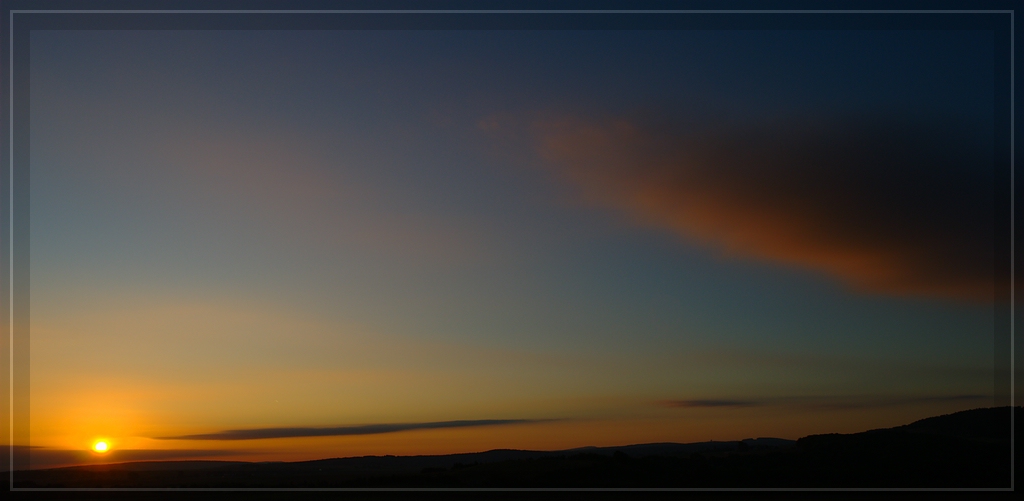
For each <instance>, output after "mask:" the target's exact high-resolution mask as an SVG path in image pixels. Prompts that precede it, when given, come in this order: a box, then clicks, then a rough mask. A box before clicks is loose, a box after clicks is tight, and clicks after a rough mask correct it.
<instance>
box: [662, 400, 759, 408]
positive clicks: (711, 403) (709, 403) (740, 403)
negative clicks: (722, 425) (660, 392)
mask: <svg viewBox="0 0 1024 501" xmlns="http://www.w3.org/2000/svg"><path fill="white" fill-rule="evenodd" d="M659 404H660V405H662V406H664V407H750V406H752V405H759V404H758V402H756V401H752V400H714V399H711V400H666V401H663V402H659Z"/></svg>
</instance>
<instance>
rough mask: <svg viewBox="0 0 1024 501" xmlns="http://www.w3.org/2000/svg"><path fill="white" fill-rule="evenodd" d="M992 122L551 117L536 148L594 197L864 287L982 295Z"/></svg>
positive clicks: (705, 239)
mask: <svg viewBox="0 0 1024 501" xmlns="http://www.w3.org/2000/svg"><path fill="white" fill-rule="evenodd" d="M990 129H991V127H987V128H986V127H984V126H976V125H972V124H968V123H961V122H957V121H955V120H945V119H923V118H913V119H912V118H906V117H887V116H857V117H847V118H834V119H828V120H802V121H800V120H790V121H780V122H777V123H766V124H762V125H745V126H715V127H702V128H694V127H690V128H686V127H682V126H676V125H665V124H661V125H649V123H646V124H645V123H640V122H636V121H617V122H616V121H602V122H586V121H581V120H575V119H562V120H551V121H546V122H543V123H539V124H538V125H537V129H536V130H537V131H538V133H539V139H540V146H539V147H540V149H541V152H542V154H543V156H544V157H545V158H546V159H547V160H548V161H549V162H550V164H551V165H553V166H554V167H555V169H556V172H557V174H558V175H559V176H560V177H561V178H563V179H565V180H567V181H569V182H570V183H572V184H574V185H576V186H578V187H579V188H580V192H581V195H582V198H583V199H584V200H585V201H586V202H587V203H589V204H592V205H596V206H602V207H609V208H612V209H615V210H618V211H620V212H622V213H624V214H627V215H628V216H629V217H630V218H631V220H632V221H633V222H635V223H636V224H640V225H645V226H650V227H655V228H662V229H666V230H669V231H672V232H675V233H677V234H678V235H680V236H682V237H685V238H687V239H689V240H691V241H696V242H700V243H702V244H706V245H709V246H712V247H715V248H717V249H719V250H720V251H721V252H722V253H723V254H725V255H727V256H735V257H745V258H754V259H760V260H765V261H770V262H778V263H784V264H788V265H793V266H798V267H802V268H807V269H812V270H817V271H820V272H824V273H826V274H828V275H831V276H833V277H836V278H838V279H840V280H842V281H843V282H845V283H847V284H849V285H850V286H852V287H854V288H856V289H858V290H863V291H871V292H876V293H885V294H891V295H924V296H933V297H947V298H955V299H960V300H972V301H981V302H987V301H991V300H992V293H993V287H992V282H993V262H994V261H993V235H994V230H993V212H992V211H993V207H994V203H993V193H994V188H995V186H994V177H993V172H994V170H993V154H992V147H991V144H992V143H991V133H990V132H986V131H990Z"/></svg>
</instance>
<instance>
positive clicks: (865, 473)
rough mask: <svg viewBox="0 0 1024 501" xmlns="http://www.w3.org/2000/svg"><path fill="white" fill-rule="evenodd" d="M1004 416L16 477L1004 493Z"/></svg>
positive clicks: (88, 482) (149, 483)
mask: <svg viewBox="0 0 1024 501" xmlns="http://www.w3.org/2000/svg"><path fill="white" fill-rule="evenodd" d="M1020 411H1021V408H1020V407H1018V408H1016V411H1015V417H1016V421H1017V426H1018V427H1019V425H1020V416H1021V412H1020ZM1009 420H1010V409H1009V408H1008V407H1005V408H994V409H975V410H970V411H964V412H958V413H955V414H950V415H945V416H937V417H934V418H928V419H923V420H920V421H916V422H914V423H911V424H908V425H904V426H899V427H896V428H889V429H880V430H870V431H866V432H862V433H854V434H846V435H843V434H825V435H811V436H808V437H804V438H801V439H799V440H797V441H795V442H794V441H791V440H783V439H772V438H759V439H747V440H743V441H734V442H702V443H695V444H675V443H659V444H638V445H628V446H622V447H584V448H579V449H571V450H565V451H522V450H509V449H501V450H492V451H486V452H478V453H469V454H451V455H444V456H366V457H352V458H333V459H322V460H316V461H301V462H292V463H237V462H217V461H184V462H175V461H167V462H159V463H157V462H148V463H124V464H117V465H93V466H80V467H71V468H56V469H49V470H34V471H24V472H16V473H15V479H16V484H17V485H18V486H25V487H29V486H36V487H114V486H119V487H1005V486H1008V485H1009V479H1010V440H1009V427H1010V421H1009ZM1004 430H1005V431H1004Z"/></svg>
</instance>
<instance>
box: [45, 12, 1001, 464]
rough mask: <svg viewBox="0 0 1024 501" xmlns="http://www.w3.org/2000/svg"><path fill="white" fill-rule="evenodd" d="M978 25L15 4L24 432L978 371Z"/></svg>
mask: <svg viewBox="0 0 1024 501" xmlns="http://www.w3.org/2000/svg"><path fill="white" fill-rule="evenodd" d="M992 44H993V39H992V35H991V33H988V32H980V31H979V32H972V31H956V32H952V31H951V32H939V31H923V30H922V31H870V30H865V31H843V32H838V31H835V32H833V31H792V32H787V31H736V32H730V31H693V32H686V31H450V32H446V31H260V32H253V31H33V32H32V38H31V271H30V273H31V280H32V284H31V339H32V351H31V370H32V379H31V406H32V407H31V440H32V445H33V446H40V447H46V448H48V450H53V451H71V452H68V454H72V455H71V456H66V457H67V458H71V457H72V456H73V459H67V460H66V461H65V462H76V461H94V460H101V459H103V458H96V457H91V456H88V455H87V454H85V453H81V454H78V455H77V456H75V455H74V454H77V453H74V451H82V450H87V449H88V448H89V447H90V445H91V444H92V443H93V441H95V440H96V439H98V438H101V437H102V438H106V439H108V440H109V441H111V443H112V446H113V450H114V452H112V453H108V455H107V456H104V458H113V457H117V456H116V454H115V453H116V452H117V451H127V450H132V451H135V452H133V454H135V455H133V456H130V457H131V458H152V459H156V458H171V457H174V458H182V457H216V458H221V459H227V458H240V459H247V460H252V459H260V460H263V459H281V460H293V459H314V458H321V457H335V456H351V455H363V454H429V453H452V452H470V451H477V450H486V449H490V448H522V449H558V448H569V447H578V446H585V445H622V444H627V443H642V442H669V441H672V442H693V441H703V440H712V439H714V440H733V439H742V438H748V437H759V436H774V437H782V438H794V439H795V438H798V437H800V436H804V435H807V434H811V433H823V432H855V431H863V430H866V429H870V428H877V427H884V426H894V425H899V424H905V423H907V422H910V421H912V420H915V419H919V418H923V417H927V416H931V415H935V414H941V413H946V412H951V411H956V410H962V409H967V408H974V407H985V406H989V405H991V402H992V387H993V383H992V381H993V380H992V360H993V355H992V350H993V328H994V323H993V308H992V294H991V290H992V285H991V281H992V271H991V270H992V244H991V242H992V228H991V225H992V203H993V201H992V186H993V184H992V183H993V177H992V140H993V139H992V135H993V133H992V123H993V106H994V104H993V74H994V66H993V64H994V63H993V60H992V49H993V47H992ZM453 422H454V423H453ZM438 423H443V424H438ZM327 428H329V429H327ZM39 457H40V458H42V456H39ZM120 457H122V458H127V457H129V456H127V455H124V454H122V456H120ZM34 461H35V460H34ZM39 461H40V463H38V464H42V461H43V459H40V460H39ZM62 461H64V460H62ZM58 462H59V461H58Z"/></svg>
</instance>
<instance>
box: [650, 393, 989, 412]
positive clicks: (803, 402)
mask: <svg viewBox="0 0 1024 501" xmlns="http://www.w3.org/2000/svg"><path fill="white" fill-rule="evenodd" d="M991 398H992V396H991V395H973V394H972V395H926V396H880V395H867V396H843V397H827V396H826V397H773V398H760V399H758V398H752V399H738V400H722V399H706V400H662V401H659V402H655V404H656V405H658V406H660V407H669V408H709V407H755V406H774V407H799V408H805V409H806V408H812V409H837V410H838V409H864V408H874V407H896V406H902V405H913V404H924V403H937V402H960V401H966V402H970V401H979V400H986V399H988V400H990V399H991Z"/></svg>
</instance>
